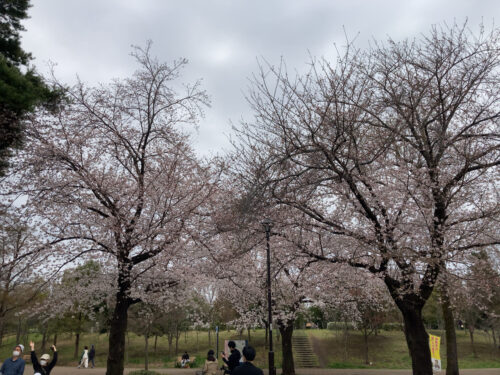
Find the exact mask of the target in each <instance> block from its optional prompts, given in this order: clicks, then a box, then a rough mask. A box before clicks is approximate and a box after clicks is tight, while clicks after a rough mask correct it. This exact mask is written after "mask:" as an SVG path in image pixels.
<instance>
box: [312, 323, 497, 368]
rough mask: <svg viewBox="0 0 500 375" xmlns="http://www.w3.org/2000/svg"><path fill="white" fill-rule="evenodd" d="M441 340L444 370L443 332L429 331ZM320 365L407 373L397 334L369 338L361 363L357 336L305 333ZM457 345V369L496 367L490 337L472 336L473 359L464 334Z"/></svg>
mask: <svg viewBox="0 0 500 375" xmlns="http://www.w3.org/2000/svg"><path fill="white" fill-rule="evenodd" d="M429 333H432V334H434V335H437V336H441V340H442V341H441V362H442V364H443V366H444V367H446V347H445V343H444V341H443V340H444V331H430V332H429ZM308 334H309V336H310V338H311V341H312V342H313V344H314V345H313V346H314V350H315V352H316V353H317V355H318V357H319V359H320V364H322V365H323V366H324V367H329V368H387V369H410V368H411V359H410V356H409V354H408V348H407V346H406V340H405V337H404V335H403V333H402V332H400V331H389V332H387V331H381V332H379V334H378V335H377V336H370V337H369V360H370V362H372V365H371V366H370V365H366V364H365V361H364V341H363V336H362V334H361V333H360V332H354V331H353V332H350V333H349V335H348V336H347V345H346V339H345V336H344V334H343V332H341V331H328V330H321V331H319V330H313V331H308ZM457 345H458V354H459V366H460V368H497V367H500V350H499V349H495V348H494V347H493V343H492V340H491V338H490V337H488V336H487V335H486V334H484V333H480V332H479V331H478V332H476V334H475V347H476V352H477V357H474V356H473V353H472V347H471V345H470V340H469V336H468V334H467V333H466V332H465V331H457Z"/></svg>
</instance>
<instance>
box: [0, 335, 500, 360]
mask: <svg viewBox="0 0 500 375" xmlns="http://www.w3.org/2000/svg"><path fill="white" fill-rule="evenodd" d="M430 333H433V334H436V335H438V336H441V337H444V332H442V331H431V332H430ZM307 334H308V335H309V336H310V338H311V341H312V342H313V347H314V349H315V352H316V353H317V355H318V357H319V360H320V364H321V365H322V366H323V367H329V368H365V367H370V368H388V369H401V368H402V369H406V368H411V362H410V357H409V355H408V349H407V347H406V341H405V338H404V335H403V333H402V332H399V331H390V332H387V331H381V332H380V333H379V334H378V335H377V336H370V339H369V359H370V361H371V362H373V365H372V366H366V365H365V364H364V354H363V337H362V335H361V334H360V333H359V332H354V331H353V332H350V333H349V335H348V336H347V345H346V341H345V337H344V335H343V333H342V332H340V331H329V330H308V331H307ZM211 336H212V337H211V345H209V344H208V333H207V332H198V333H196V332H189V333H188V334H187V335H184V334H183V335H182V336H181V338H180V340H179V349H178V354H177V355H176V354H175V353H174V351H175V347H173V348H172V352H171V353H169V351H168V341H167V338H166V337H159V338H158V343H157V350H156V353H155V352H154V338H151V339H150V342H149V347H150V355H149V362H150V367H151V368H162V367H163V368H165V367H167V368H168V367H174V366H175V362H176V358H177V356H180V355H181V354H182V353H183V352H184V351H187V352H188V353H189V354H190V356H191V357H193V356H196V357H197V358H196V361H195V363H194V366H192V367H199V366H201V365H202V363H203V362H204V359H205V356H206V353H207V351H208V349H210V348H211V349H214V350H215V335H214V334H212V335H211ZM275 337H276V336H275ZM247 338H248V337H247V335H246V333H245V334H244V335H242V336H241V337H240V336H239V335H238V333H237V332H235V331H229V332H228V331H221V332H220V334H219V340H220V346H219V351H221V350H223V348H222V346H223V344H224V340H225V339H247ZM457 339H458V352H459V358H460V367H461V368H497V367H498V368H500V351H499V350H498V349H497V350H495V349H494V348H493V344H492V342H491V341H490V340H491V339H489V338H488V337H487V335H485V334H483V333H480V332H477V333H476V335H475V341H476V350H477V354H478V356H477V358H475V357H474V356H473V355H472V349H471V346H470V341H469V337H468V335H467V334H466V333H465V332H464V331H459V332H457ZM14 340H15V337H7V338H5V339H4V342H3V345H2V346H1V347H0V358H1V359H2V360H3V359H4V358H7V357H9V356H10V355H11V353H12V347H13V346H14V344H15V343H14ZM27 340H28V341H27V342H26V343H24V345H25V347H26V350H27V351H28V350H29V340H34V341H35V343H36V348H37V349H38V350H37V352H38V354H39V355H40V354H41V352H40V345H41V337H40V335H37V334H32V335H30V336H28V338H27ZM250 343H251V345H253V346H254V347H255V348H256V350H257V359H256V364H257V365H258V366H260V367H266V366H267V349H265V347H264V331H263V330H256V331H252V332H251V338H250ZM90 344H94V345H95V346H96V353H97V357H96V365H97V366H99V367H102V366H105V365H106V357H107V347H108V336H107V335H105V334H102V335H97V334H83V335H81V337H80V351H81V350H82V349H83V346H84V345H88V346H90ZM274 344H275V356H276V366H277V367H280V366H281V360H282V358H281V341H278V340H276V339H275V340H274ZM174 345H175V343H174ZM47 347H48V345H47ZM57 347H58V350H59V358H60V361H59V364H61V365H67V366H76V365H77V360H76V359H73V353H74V336H73V337H71V336H70V335H62V336H61V335H60V336H59V338H58V345H57ZM441 355H442V357H443V358H442V360H443V364H446V356H445V355H446V353H445V345H444V342H442V344H441ZM126 366H127V367H137V368H141V367H143V366H144V337H142V336H137V335H135V334H132V333H129V334H128V339H127V350H126Z"/></svg>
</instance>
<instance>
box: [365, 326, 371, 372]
mask: <svg viewBox="0 0 500 375" xmlns="http://www.w3.org/2000/svg"><path fill="white" fill-rule="evenodd" d="M363 338H364V343H365V364H367V365H369V364H370V359H369V358H368V328H366V327H363Z"/></svg>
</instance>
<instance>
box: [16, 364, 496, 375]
mask: <svg viewBox="0 0 500 375" xmlns="http://www.w3.org/2000/svg"><path fill="white" fill-rule="evenodd" d="M133 370H137V369H126V370H125V374H128V373H129V372H130V371H133ZM152 370H154V371H156V372H159V373H160V374H168V375H194V373H195V371H196V369H176V368H168V369H152ZM295 371H296V373H297V374H298V375H411V370H364V369H359V370H356V369H354V370H351V369H345V370H340V369H338V370H337V369H310V368H307V369H296V370H295ZM264 373H265V374H267V371H264ZM278 373H280V371H279V370H278ZM24 374H25V375H32V374H33V367H31V366H28V365H27V366H26V369H25V371H24ZM105 374H106V369H104V368H95V369H77V368H75V367H58V366H56V367H55V368H54V370H53V371H52V373H51V375H105ZM441 374H442V375H445V374H446V372H445V371H442V372H441ZM460 374H461V375H499V374H500V369H498V368H494V369H477V370H460Z"/></svg>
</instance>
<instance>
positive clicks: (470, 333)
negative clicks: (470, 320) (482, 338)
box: [468, 325, 477, 358]
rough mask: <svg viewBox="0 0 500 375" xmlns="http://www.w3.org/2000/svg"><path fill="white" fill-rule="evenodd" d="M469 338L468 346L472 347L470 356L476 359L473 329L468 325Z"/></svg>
mask: <svg viewBox="0 0 500 375" xmlns="http://www.w3.org/2000/svg"><path fill="white" fill-rule="evenodd" d="M468 328H469V336H470V345H471V347H472V355H473V356H474V358H477V353H476V347H475V345H474V327H473V326H471V325H469V327H468Z"/></svg>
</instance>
